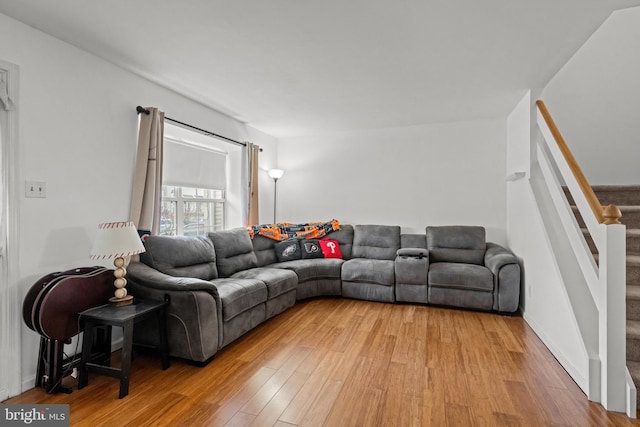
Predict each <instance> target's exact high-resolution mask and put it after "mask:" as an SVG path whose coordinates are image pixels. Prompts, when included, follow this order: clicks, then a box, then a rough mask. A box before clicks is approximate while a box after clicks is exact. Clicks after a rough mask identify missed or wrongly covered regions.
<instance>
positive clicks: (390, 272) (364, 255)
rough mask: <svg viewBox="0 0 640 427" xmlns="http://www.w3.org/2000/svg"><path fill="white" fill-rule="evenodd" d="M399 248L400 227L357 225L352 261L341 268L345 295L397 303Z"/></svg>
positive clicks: (354, 231)
mask: <svg viewBox="0 0 640 427" xmlns="http://www.w3.org/2000/svg"><path fill="white" fill-rule="evenodd" d="M398 249H400V227H398V226H392V225H356V226H355V227H354V228H353V249H352V259H350V260H348V261H346V262H345V263H344V264H343V265H342V296H345V297H348V298H356V299H365V300H368V301H380V302H395V300H396V297H395V291H394V284H395V277H396V275H395V267H394V260H395V258H396V253H397V252H398Z"/></svg>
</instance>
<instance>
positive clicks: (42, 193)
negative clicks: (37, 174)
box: [24, 181, 47, 199]
mask: <svg viewBox="0 0 640 427" xmlns="http://www.w3.org/2000/svg"><path fill="white" fill-rule="evenodd" d="M24 195H25V197H39V198H41V199H44V198H45V197H47V183H46V182H42V181H25V186H24Z"/></svg>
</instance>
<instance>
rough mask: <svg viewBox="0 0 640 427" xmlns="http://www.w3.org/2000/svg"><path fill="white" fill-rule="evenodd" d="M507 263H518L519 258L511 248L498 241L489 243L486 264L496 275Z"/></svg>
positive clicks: (485, 255) (485, 256) (485, 257)
mask: <svg viewBox="0 0 640 427" xmlns="http://www.w3.org/2000/svg"><path fill="white" fill-rule="evenodd" d="M507 264H518V258H516V256H515V255H514V254H513V252H511V251H510V250H509V249H507V248H505V247H503V246H500V245H498V244H496V243H490V242H488V243H487V251H486V252H485V254H484V265H485V267H487V268H488V269H489V270H491V272H492V273H493V274H494V275H495V274H497V273H498V272H499V271H500V269H501V268H502V267H504V266H505V265H507Z"/></svg>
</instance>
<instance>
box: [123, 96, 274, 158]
mask: <svg viewBox="0 0 640 427" xmlns="http://www.w3.org/2000/svg"><path fill="white" fill-rule="evenodd" d="M136 111H137V112H138V114H147V115H148V114H149V110H147V109H146V108H143V107H141V106H139V105H138V106H137V107H136ZM164 119H165V120H167V121H170V122H172V123H175V124H178V125H181V126H184V127H186V128H189V129H193V130H195V131H198V132H200V133H201V134H203V135H207V136H213V137H216V138H220V139H224V140H225V141H228V142H231V143H232V144H236V145H242V146H243V147H246V146H247V144H246V143H245V142H240V141H236V140H235V139H231V138H227V137H226V136H222V135H218V134H217V133H213V132H210V131H208V130H205V129H201V128H199V127H195V126H192V125H190V124H188V123H184V122H181V121H179V120H176V119H172V118H171V117H166V116H165V118H164ZM260 151H262V148H261V149H260Z"/></svg>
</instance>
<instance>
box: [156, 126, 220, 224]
mask: <svg viewBox="0 0 640 427" xmlns="http://www.w3.org/2000/svg"><path fill="white" fill-rule="evenodd" d="M207 139H209V140H210V138H208V137H206V139H204V140H203V137H202V135H198V134H194V133H193V132H190V131H187V130H185V129H178V128H176V127H174V126H167V125H165V135H164V148H163V159H162V169H163V171H162V174H163V176H162V200H161V206H160V209H161V212H160V234H161V235H165V236H199V235H202V234H206V233H208V232H210V231H216V230H223V229H224V228H225V225H226V208H227V206H226V196H227V194H226V193H227V180H226V175H227V174H226V167H227V152H226V151H222V150H221V149H220V148H219V147H217V146H216V145H215V144H212V141H209V140H207Z"/></svg>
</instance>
